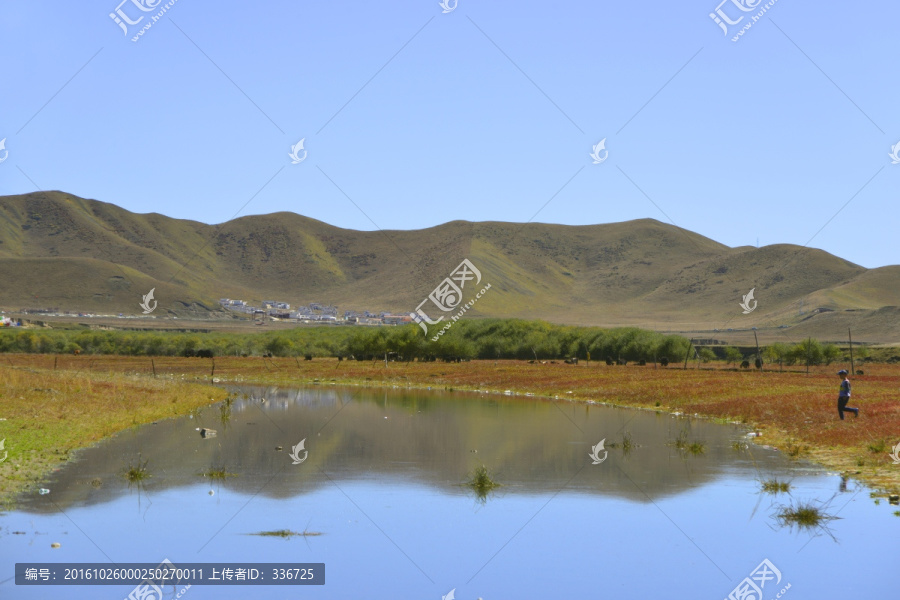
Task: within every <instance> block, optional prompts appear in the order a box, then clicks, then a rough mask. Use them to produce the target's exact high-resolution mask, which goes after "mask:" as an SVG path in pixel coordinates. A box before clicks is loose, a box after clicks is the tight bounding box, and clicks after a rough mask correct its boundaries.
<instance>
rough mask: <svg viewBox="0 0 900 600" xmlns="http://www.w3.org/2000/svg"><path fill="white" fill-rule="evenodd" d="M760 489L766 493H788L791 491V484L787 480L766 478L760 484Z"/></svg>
mask: <svg viewBox="0 0 900 600" xmlns="http://www.w3.org/2000/svg"><path fill="white" fill-rule="evenodd" d="M760 486H761V488H762V491H764V492H765V493H767V494H780V493H782V492H783V493H788V492H790V491H791V484H790V482H788V481H778V478H777V477H776V478H774V479H767V480H766V481H763V482H762V483H761V484H760Z"/></svg>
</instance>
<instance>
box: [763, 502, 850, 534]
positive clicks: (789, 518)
mask: <svg viewBox="0 0 900 600" xmlns="http://www.w3.org/2000/svg"><path fill="white" fill-rule="evenodd" d="M776 517H777V518H778V520H779V521H780V522H781V523H782V524H783V525H789V526H794V525H796V526H797V527H799V528H800V529H816V528H818V527H820V526H823V525H826V524H827V523H828V522H830V521H832V520H834V519H836V518H837V517H834V516H832V515H829V514H827V513H825V511H824V510H823V509H822V508H821V507H819V506H816V505H815V504H814V503H813V502H798V503H797V504H796V506H795V505H793V504H792V505H790V506H782V507H781V508H780V509H779V510H778V513H777V514H776Z"/></svg>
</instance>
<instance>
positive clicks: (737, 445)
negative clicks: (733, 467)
mask: <svg viewBox="0 0 900 600" xmlns="http://www.w3.org/2000/svg"><path fill="white" fill-rule="evenodd" d="M731 449H732V450H736V451H738V452H743V451H744V450H746V449H747V444H745V443H744V442H731Z"/></svg>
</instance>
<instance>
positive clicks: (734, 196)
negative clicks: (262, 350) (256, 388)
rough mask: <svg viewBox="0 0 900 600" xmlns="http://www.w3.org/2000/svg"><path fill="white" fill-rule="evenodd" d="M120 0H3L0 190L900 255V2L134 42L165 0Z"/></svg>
mask: <svg viewBox="0 0 900 600" xmlns="http://www.w3.org/2000/svg"><path fill="white" fill-rule="evenodd" d="M119 1H120V0H110V1H106V0H104V1H93V0H91V1H85V2H78V3H62V2H59V3H37V2H24V1H19V2H10V1H5V2H2V3H0V40H2V46H3V49H4V55H5V60H4V61H3V62H2V63H0V81H2V83H3V85H2V90H3V91H2V93H0V139H2V138H6V144H5V146H6V151H8V152H9V154H8V156H6V160H5V161H4V162H3V163H0V195H5V194H18V193H25V192H31V191H35V190H38V189H58V190H63V191H67V192H70V193H73V194H76V195H79V196H84V197H88V198H95V199H98V200H103V201H106V202H112V203H115V204H118V205H120V206H123V207H125V208H127V209H128V210H131V211H135V212H141V213H146V212H158V213H162V214H166V215H169V216H172V217H178V218H188V219H195V220H198V221H202V222H206V223H220V222H222V221H226V220H228V219H231V218H232V217H234V216H236V215H237V216H244V215H250V214H261V213H270V212H274V211H285V210H286V211H292V212H296V213H300V214H303V215H306V216H309V217H312V218H315V219H320V220H322V221H325V222H328V223H331V224H333V225H337V226H340V227H346V228H352V229H364V230H372V229H375V228H376V227H378V228H382V229H413V228H422V227H429V226H434V225H437V224H440V223H444V222H447V221H451V220H456V219H464V220H469V221H486V220H500V221H513V222H525V221H528V220H532V219H533V220H535V221H538V222H546V223H562V224H570V225H580V224H593V223H609V222H617V221H624V220H629V219H637V218H643V217H652V218H655V219H658V220H660V221H665V222H674V223H675V224H677V225H679V226H681V227H684V228H686V229H689V230H692V231H696V232H698V233H700V234H702V235H705V236H708V237H711V238H713V239H715V240H718V241H720V242H722V243H725V244H728V245H731V246H739V245H755V244H756V243H757V238H758V239H759V243H760V244H761V245H767V244H772V243H782V242H787V243H794V244H801V245H802V244H807V243H808V244H809V245H810V246H812V247H816V248H822V249H825V250H827V251H828V252H831V253H833V254H836V255H839V256H841V257H844V258H846V259H848V260H850V261H853V262H855V263H857V264H861V265H863V266H866V267H877V266H882V265H887V264H898V263H900V246H898V244H896V243H894V241H895V236H896V231H897V225H898V218H897V216H898V211H897V210H896V208H895V204H896V198H897V190H898V188H900V186H898V183H900V164H898V165H893V164H891V159H890V158H889V156H888V154H889V152H890V151H891V147H892V146H893V145H894V144H897V143H898V142H900V110H898V107H897V101H898V97H900V95H898V91H900V90H898V79H897V65H896V61H897V43H898V38H897V34H896V23H898V22H900V3H897V2H891V1H889V0H875V1H873V2H870V3H866V5H865V7H864V8H862V7H856V6H854V5H852V4H849V3H838V2H828V3H808V2H807V3H801V2H796V1H792V0H778V1H777V2H775V3H774V5H773V6H771V8H769V9H768V10H767V12H765V14H763V15H762V16H761V17H760V18H759V19H758V21H757V22H756V23H755V24H754V25H753V26H752V27H751V28H750V29H749V30H747V31H746V32H745V33H744V35H743V36H742V37H740V38H738V41H737V42H733V41H731V37H732V35H734V34H735V33H736V32H737V30H739V29H740V27H741V26H743V25H744V24H745V23H747V22H749V21H750V20H751V16H752V15H755V14H757V13H758V12H759V11H760V10H762V9H763V6H765V3H764V2H762V3H759V6H756V8H754V9H753V10H750V11H749V12H744V11H741V10H739V8H738V7H737V6H736V4H740V2H741V0H726V2H725V3H724V4H722V5H720V10H721V11H722V12H723V13H724V14H725V15H727V16H728V17H729V18H730V19H731V20H736V19H737V18H738V17H739V16H742V15H743V16H744V18H743V20H742V21H741V22H740V23H739V24H737V25H734V26H731V27H730V28H729V34H728V35H727V36H726V35H724V34H723V31H722V29H720V28H719V27H718V26H717V25H716V24H715V23H714V22H713V20H712V19H711V18H710V16H709V14H710V13H711V12H713V11H714V10H715V9H716V8H717V0H709V1H707V0H686V1H684V2H679V3H671V2H661V1H644V2H640V3H636V2H626V1H624V0H622V1H619V2H612V1H603V2H597V1H573V2H556V3H548V2H533V1H531V0H520V1H515V2H512V1H505V0H494V1H492V2H478V1H474V0H459V1H458V3H457V5H456V8H455V9H454V10H453V11H451V12H449V13H446V14H444V13H442V10H441V7H440V6H439V4H438V0H416V1H412V0H400V1H393V2H371V1H368V2H348V1H331V2H324V1H316V0H304V1H303V2H296V1H279V0H275V1H272V2H267V3H264V4H259V5H256V4H253V3H246V2H231V1H222V2H215V3H205V2H204V3H201V2H197V1H194V0H177V1H176V2H175V3H174V5H173V6H171V7H170V8H169V9H168V11H167V12H166V13H165V14H164V15H162V17H161V18H160V19H159V20H158V22H156V23H155V24H154V25H153V26H152V27H151V28H150V29H148V30H147V31H146V32H145V33H144V35H143V36H141V37H140V38H138V41H137V42H133V41H131V38H132V36H133V35H134V34H135V33H136V32H137V31H138V30H139V29H140V27H141V26H143V25H144V24H145V23H146V22H148V21H149V20H150V15H154V14H156V13H157V12H158V11H159V10H161V9H162V7H163V6H164V5H165V4H166V2H161V3H159V6H157V7H156V8H155V9H154V10H152V11H150V12H142V11H141V10H139V9H138V8H137V7H136V5H135V3H138V4H139V3H140V2H141V0H133V1H132V0H126V2H125V3H124V4H122V5H120V6H119V5H118V2H119ZM157 1H158V0H143V2H144V4H145V5H146V4H149V5H155V4H156V3H157ZM757 1H758V0H743V2H744V5H745V6H746V5H748V4H749V5H751V6H755V4H756V3H757ZM451 5H452V3H451ZM117 6H118V7H120V10H121V11H122V13H124V14H125V15H127V16H128V17H129V18H130V19H131V20H137V18H138V17H139V16H142V15H143V16H144V19H143V21H141V22H140V23H138V24H137V25H133V26H130V27H129V28H128V29H129V33H128V34H127V35H126V34H125V33H124V32H123V30H122V29H120V28H119V26H117V25H116V23H114V22H113V20H112V19H111V18H110V17H109V14H110V13H112V12H114V11H115V10H116V8H117ZM301 138H305V141H304V149H305V150H306V151H307V152H308V154H307V155H306V159H305V160H304V161H303V162H301V163H299V164H292V163H291V159H290V158H289V156H288V153H289V152H290V149H291V146H292V145H293V144H296V143H297V142H298V141H299V140H300V139H301ZM603 138H605V139H606V144H605V145H606V149H607V150H608V151H609V154H608V158H607V159H606V160H605V161H604V162H603V163H601V164H597V165H595V164H593V162H592V160H591V158H590V156H589V154H590V152H591V148H592V146H593V145H594V144H596V143H598V142H599V141H600V140H601V139H603ZM301 155H302V153H301ZM602 155H603V154H602V153H601V156H602ZM3 156H4V151H0V158H3Z"/></svg>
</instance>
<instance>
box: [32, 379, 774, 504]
mask: <svg viewBox="0 0 900 600" xmlns="http://www.w3.org/2000/svg"><path fill="white" fill-rule="evenodd" d="M232 391H233V392H234V396H233V397H232V399H230V400H229V401H227V402H223V403H220V404H217V405H215V406H211V407H208V408H206V409H204V410H202V411H200V412H198V413H196V414H195V415H194V416H192V417H181V418H177V419H170V420H167V421H160V422H158V423H156V424H152V425H145V426H142V427H139V428H135V429H134V430H130V431H127V432H123V433H121V434H119V435H117V436H115V437H114V438H112V439H110V440H107V441H105V442H103V443H101V444H99V445H97V446H95V447H92V448H88V449H86V450H83V451H81V452H79V453H78V455H77V457H76V459H75V460H74V461H73V462H71V463H69V464H67V465H66V466H65V467H64V468H62V469H61V470H60V471H59V472H58V473H56V474H54V475H53V476H52V478H51V479H50V481H49V482H48V483H46V484H44V485H45V486H46V487H47V488H49V489H50V490H51V494H50V495H48V496H38V495H34V494H32V495H29V496H28V497H24V498H22V499H21V501H20V503H19V509H20V510H23V511H31V512H39V513H42V512H53V511H56V510H57V508H56V507H55V506H54V503H55V504H56V505H57V506H59V507H60V508H65V507H68V506H79V505H96V504H102V503H105V502H110V501H111V500H114V499H115V498H118V497H120V496H122V495H126V494H136V493H145V494H146V495H147V497H149V498H150V499H152V497H153V495H154V494H159V493H163V492H165V491H166V490H168V489H173V488H178V487H186V486H206V487H208V488H212V489H217V488H219V489H221V488H227V489H230V490H233V491H236V492H239V493H244V494H248V495H249V494H256V493H259V494H261V495H263V496H267V497H272V498H290V497H294V496H298V495H302V494H308V493H310V492H312V491H315V490H318V489H320V488H323V487H326V486H332V485H334V483H333V482H349V481H354V480H370V481H378V482H384V483H385V484H390V482H392V481H400V480H402V481H405V482H415V483H418V484H421V485H424V486H430V487H432V488H434V489H437V490H439V491H441V492H442V493H448V494H466V493H470V494H471V492H470V491H469V490H468V489H467V488H466V487H464V486H461V484H462V483H463V482H465V481H466V479H467V477H468V475H469V474H470V473H471V472H472V471H473V469H474V468H475V467H477V466H479V465H482V464H483V465H486V466H487V467H488V469H489V471H490V472H491V473H492V474H493V476H494V478H495V479H496V480H497V481H498V482H499V483H501V484H502V485H503V487H501V488H500V493H501V494H523V493H526V494H546V493H555V492H557V491H558V490H560V489H561V488H563V487H565V488H566V490H568V492H570V493H585V494H604V495H614V496H619V497H622V498H626V499H629V500H632V501H637V502H648V501H649V499H650V498H652V499H653V500H658V499H659V498H661V497H666V496H672V495H676V494H680V493H683V492H685V491H689V490H692V489H695V488H698V487H700V486H703V485H706V484H708V483H710V482H712V481H715V480H716V479H717V478H720V477H723V476H724V475H726V474H728V473H729V472H734V471H736V470H738V471H741V472H743V473H744V474H745V476H747V475H746V474H747V473H748V472H749V473H750V475H749V476H751V477H754V476H755V475H756V470H755V469H756V466H755V465H759V466H760V468H763V469H766V470H767V471H768V472H771V471H773V470H782V469H783V468H784V467H783V466H781V465H783V458H782V457H781V456H780V455H779V454H778V453H777V452H775V451H769V450H765V449H762V448H753V449H752V452H753V457H752V459H754V460H755V462H754V460H751V456H750V455H749V454H748V452H746V451H745V452H740V451H737V450H735V449H733V448H732V441H733V440H734V439H736V438H737V437H739V436H740V435H741V432H740V430H739V429H738V428H737V427H735V426H723V425H714V424H711V423H708V422H698V421H697V420H693V421H692V420H689V419H684V418H679V417H673V416H671V415H668V414H658V413H654V412H651V411H640V410H634V409H617V408H611V407H605V406H599V405H589V404H583V403H573V402H566V401H555V402H551V401H549V400H541V399H536V398H522V397H509V396H503V395H497V394H471V393H469V394H462V393H453V394H446V393H437V392H429V391H421V390H399V389H392V390H383V389H378V390H374V389H352V390H348V389H346V388H335V387H327V388H326V387H322V388H315V387H314V388H311V389H310V388H307V389H287V388H275V387H252V386H243V387H239V388H232ZM201 427H202V428H211V429H215V430H216V432H217V433H216V435H215V436H214V437H209V438H203V437H201V435H200V433H199V432H198V431H197V428H201ZM625 431H628V432H629V433H630V435H631V437H632V439H633V441H634V442H635V444H637V445H638V447H636V448H634V449H632V450H630V451H628V452H626V451H624V450H623V448H622V447H621V446H619V447H616V446H614V444H616V443H618V444H621V442H622V438H623V433H624V432H625ZM683 431H684V432H686V435H687V437H688V439H689V440H692V441H693V440H702V441H704V442H705V448H706V449H705V452H704V453H703V454H699V455H692V454H690V453H685V452H682V451H679V450H677V449H676V448H674V447H673V446H672V442H673V440H674V439H675V438H676V437H678V435H679V434H680V433H682V432H683ZM602 439H605V440H606V451H607V452H608V456H607V459H606V460H604V461H603V462H602V463H600V464H598V465H594V464H592V461H591V459H590V458H589V456H588V454H589V453H590V451H591V447H592V446H594V445H595V444H597V443H598V442H600V441H601V440H602ZM301 440H305V449H306V451H308V453H309V454H308V456H307V458H306V460H304V461H303V462H302V463H301V464H298V465H295V464H292V463H293V461H292V459H291V457H290V452H291V448H292V446H294V445H297V444H299V443H300V441H301ZM279 446H280V447H281V448H282V450H277V449H276V448H277V447H279ZM299 456H300V458H302V457H303V456H304V454H303V452H300V453H299ZM600 456H601V457H602V456H603V454H602V453H601V454H600ZM139 457H141V458H142V459H143V460H146V461H147V469H148V471H149V473H150V475H151V476H150V478H149V479H147V480H145V481H144V482H143V483H142V484H141V488H140V489H137V488H136V486H134V485H132V486H131V487H129V484H128V482H127V481H126V480H125V478H124V475H123V474H124V472H125V470H126V469H127V468H128V466H129V465H130V464H136V463H137V461H138V459H139ZM209 469H224V470H225V471H227V472H230V473H234V474H236V475H237V476H236V477H228V478H226V479H224V480H221V481H210V480H209V479H205V478H203V477H201V476H200V474H201V473H204V472H206V471H208V470H209ZM206 487H205V488H204V492H203V493H206ZM51 500H52V502H51Z"/></svg>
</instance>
